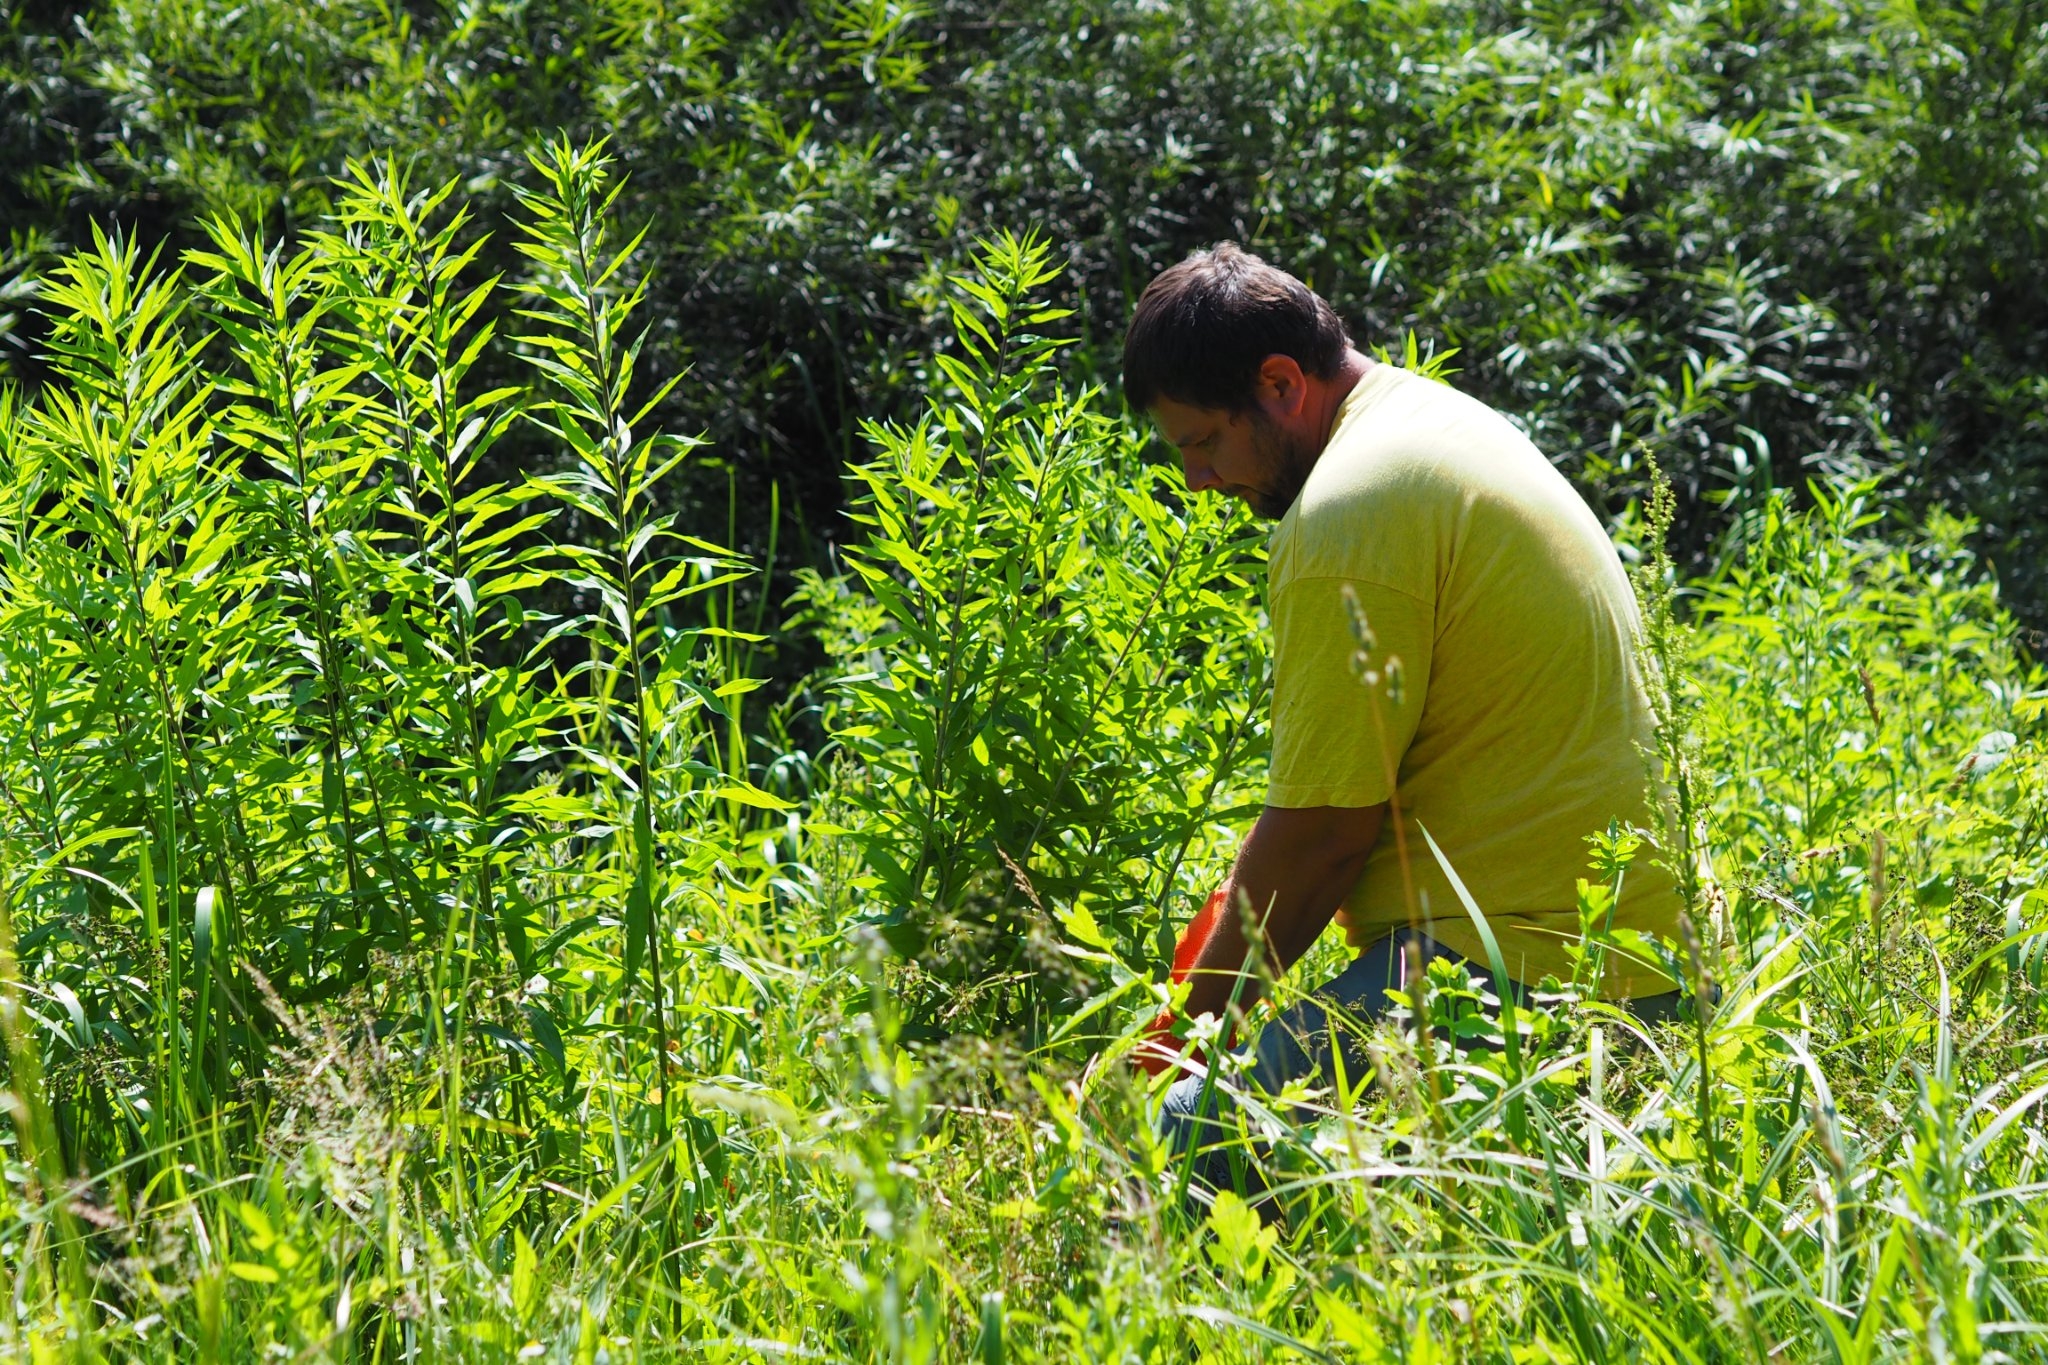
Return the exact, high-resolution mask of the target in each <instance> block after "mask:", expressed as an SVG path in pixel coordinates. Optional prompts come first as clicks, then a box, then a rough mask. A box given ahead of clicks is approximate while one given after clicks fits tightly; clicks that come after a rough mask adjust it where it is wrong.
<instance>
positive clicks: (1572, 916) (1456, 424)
mask: <svg viewBox="0 0 2048 1365" xmlns="http://www.w3.org/2000/svg"><path fill="white" fill-rule="evenodd" d="M1124 386H1125V392H1126V395H1127V396H1128V398H1129V400H1130V403H1131V405H1132V407H1134V408H1136V409H1138V410H1140V411H1144V412H1148V413H1149V414H1150V415H1151V417H1152V419H1153V421H1154V422H1155V423H1156V424H1157V426H1158V428H1159V430H1160V432H1161V433H1162V434H1163V435H1164V436H1165V438H1166V439H1167V440H1168V441H1169V442H1171V443H1172V444H1173V445H1174V446H1175V447H1177V448H1178V449H1179V451H1180V454H1181V460H1182V463H1183V467H1184V469H1185V472H1186V475H1187V483H1188V487H1189V489H1190V490H1192V491H1195V492H1198V493H1199V492H1203V491H1214V492H1220V493H1223V494H1225V495H1228V496H1232V497H1238V498H1242V499H1243V500H1244V501H1245V502H1246V503H1247V504H1248V505H1249V506H1250V507H1251V508H1252V509H1253V510H1254V511H1255V512H1257V513H1258V514H1260V515H1261V516H1265V517H1272V518H1277V519H1278V521H1279V525H1278V526H1277V527H1276V528H1275V529H1274V532H1273V536H1272V541H1271V547H1270V556H1269V558H1270V565H1269V575H1270V583H1269V589H1270V591H1269V606H1270V612H1271V618H1272V622H1273V632H1274V656H1273V683H1274V696H1273V730H1272V735H1273V746H1272V767H1271V774H1270V777H1269V781H1268V787H1267V793H1266V803H1265V808H1264V810H1263V811H1262V812H1261V814H1260V815H1259V817H1258V820H1257V821H1256V823H1254V825H1253V826H1252V828H1251V831H1250V833H1249V834H1248V835H1247V836H1246V837H1245V840H1244V843H1243V845H1242V846H1241V848H1240V849H1239V851H1238V855H1237V860H1236V863H1235V865H1234V866H1233V867H1232V869H1231V872H1230V877H1229V880H1228V882H1227V883H1226V884H1225V886H1224V895H1225V898H1226V901H1225V903H1226V904H1229V905H1237V904H1243V903H1248V904H1249V905H1250V906H1251V907H1252V915H1253V917H1254V918H1255V919H1256V921H1257V924H1258V927H1259V930H1260V931H1261V933H1262V934H1263V936H1264V938H1265V940H1266V961H1267V962H1268V963H1270V964H1271V965H1272V967H1273V969H1275V970H1284V969H1285V968H1286V967H1287V966H1288V965H1289V964H1291V963H1292V962H1294V961H1295V959H1297V958H1299V957H1300V956H1301V955H1302V954H1303V953H1304V952H1306V951H1307V950H1308V948H1309V946H1310V945H1311V944H1312V943H1314V941H1315V939H1316V937H1317V935H1319V934H1321V933H1322V932H1323V929H1324V928H1325V927H1326V926H1327V925H1328V924H1329V923H1330V921H1331V919H1332V918H1333V917H1334V916H1337V915H1338V914H1339V912H1340V910H1341V912H1342V918H1343V923H1344V925H1345V928H1346V931H1347V934H1348V936H1349V938H1350V941H1351V943H1352V944H1353V946H1355V947H1359V948H1361V949H1362V951H1361V953H1360V956H1359V958H1358V960H1357V961H1356V962H1355V963H1354V964H1353V965H1352V967H1351V968H1350V969H1349V970H1347V971H1346V972H1344V973H1343V974H1342V975H1341V976H1339V977H1338V978H1337V979H1336V980H1334V981H1332V982H1330V983H1328V984H1327V985H1326V986H1324V987H1323V988H1322V989H1321V990H1320V991H1318V992H1316V993H1315V995H1314V996H1313V997H1311V999H1310V1001H1309V1002H1307V1003H1305V1004H1304V1005H1302V1006H1297V1007H1296V1008H1295V1009H1294V1010H1292V1011H1290V1012H1289V1013H1288V1014H1287V1015H1285V1016H1283V1017H1282V1018H1281V1019H1280V1020H1279V1021H1277V1022H1276V1025H1273V1026H1268V1028H1267V1029H1265V1030H1264V1031H1263V1032H1262V1034H1261V1036H1260V1038H1259V1040H1258V1043H1257V1045H1256V1054H1255V1065H1254V1069H1253V1075H1254V1077H1255V1079H1256V1080H1257V1081H1258V1083H1259V1084H1260V1085H1261V1086H1263V1087H1265V1088H1267V1089H1275V1090H1276V1089H1278V1088H1279V1087H1280V1086H1281V1085H1282V1084H1284V1083H1285V1082H1286V1081H1288V1080H1290V1079H1295V1078H1298V1077H1304V1076H1315V1075H1317V1074H1318V1073H1321V1072H1324V1071H1326V1069H1327V1068H1328V1065H1329V1062H1330V1057H1331V1039H1330V1036H1329V1035H1330V1030H1329V1027H1328V1025H1327V1023H1326V1019H1325V1014H1324V1009H1323V1005H1325V1004H1328V1003H1332V1002H1334V1003H1335V1004H1337V1005H1340V1006H1342V1007H1343V1008H1344V1010H1345V1011H1347V1012H1349V1013H1350V1014H1352V1015H1354V1016H1361V1017H1364V1018H1367V1019H1369V1018H1372V1017H1375V1016H1377V1015H1378V1014H1379V1013H1381V1012H1382V1011H1384V1010H1385V1008H1386V1007H1387V1003H1388V1002H1387V998H1386V990H1387V988H1388V987H1390V986H1392V987H1399V986H1400V985H1401V984H1402V981H1403V976H1404V972H1405V970H1406V969H1407V964H1408V963H1409V962H1410V961H1411V960H1420V961H1425V962H1426V961H1428V960H1430V959H1433V958H1440V957H1449V958H1453V959H1464V960H1467V961H1468V962H1470V963H1471V964H1472V965H1473V970H1474V973H1475V975H1484V974H1487V973H1485V968H1484V963H1485V962H1486V954H1485V951H1484V949H1483V947H1482V944H1481V940H1480V937H1479V934H1478V932H1477V928H1476V926H1475V925H1474V924H1473V923H1472V922H1471V920H1470V918H1469V916H1467V915H1466V913H1465V912H1464V910H1463V908H1462V906H1461V903H1460V901H1459V900H1458V898H1457V896H1456V894H1455V892H1454V891H1453V890H1452V888H1451V885H1450V883H1449V881H1448V879H1447V878H1446V877H1445V875H1444V873H1443V872H1442V870H1441V869H1440V867H1439V866H1438V863H1437V860H1436V858H1435V857H1434V856H1433V855H1432V854H1431V853H1430V852H1429V849H1428V845H1427V844H1426V843H1425V842H1424V840H1423V838H1422V836H1421V830H1422V829H1427V830H1428V832H1429V834H1430V835H1431V836H1432V837H1433V838H1434V839H1435V840H1436V842H1437V844H1438V845H1439V846H1440V847H1441V848H1442V849H1443V851H1444V854H1445V856H1446V857H1447V859H1448V860H1449V862H1450V863H1451V865H1452V867H1453V869H1454V870H1455V871H1456V872H1457V874H1458V876H1459V878H1460V880H1461V881H1463V883H1464V884H1465V886H1466V887H1467V888H1468V889H1469V890H1470V892H1471V894H1472V897H1473V899H1474V900H1475V901H1476V903H1477V904H1478V906H1479V907H1480V909H1481V910H1482V911H1483V912H1484V913H1485V915H1486V917H1487V920H1488V923H1489V924H1490V925H1491V926H1492V928H1493V931H1494V933H1495V935H1496V938H1497V939H1498V942H1499V946H1500V950H1501V953H1502V956H1503V959H1504V964H1503V965H1504V966H1505V967H1506V969H1507V972H1508V974H1509V976H1511V977H1512V978H1513V980H1512V981H1511V982H1510V983H1508V984H1507V989H1509V990H1512V991H1515V992H1517V993H1519V991H1520V990H1521V989H1522V987H1523V986H1525V985H1533V984H1535V983H1536V982H1537V981H1539V980H1541V979H1542V978H1543V977H1544V976H1546V975H1554V976H1557V977H1559V978H1570V977H1571V976H1572V974H1573V972H1572V960H1571V957H1570V956H1569V955H1568V953H1567V946H1568V945H1569V944H1571V943H1573V942H1575V941H1576V940H1577V938H1578V937H1579V917H1578V900H1577V893H1576V886H1577V880H1578V879H1579V878H1580V877H1582V876H1584V875H1586V863H1587V853H1588V849H1587V845H1586V842H1585V840H1586V836H1587V835H1589V834H1592V833H1595V832H1597V831H1602V830H1605V829H1607V828H1608V827H1609V825H1610V823H1612V822H1615V821H1620V822H1622V823H1624V824H1634V825H1639V826H1640V825H1648V824H1650V823H1651V819H1650V811H1649V808H1648V800H1647V795H1646V793H1647V786H1648V783H1647V779H1646V771H1645V764H1644V757H1643V748H1644V746H1646V745H1648V744H1649V743H1650V742H1651V741H1652V739H1653V726H1652V719H1651V714H1650V710H1649V705H1648V701H1647V698H1646V696H1645V695H1644V690H1643V680H1642V677H1641V674H1640V670H1639V668H1638V666H1637V659H1636V654H1635V649H1634V639H1635V632H1636V624H1637V616H1636V605H1635V598H1634V595H1633V593H1632V592H1631V590H1630V586H1629V583H1628V579H1627V576H1626V575H1625V574H1624V573H1623V571H1622V567H1621V563H1620V561H1619V559H1618V558H1617V556H1616V554H1615V552H1614V548H1613V546H1612V545H1611V544H1610V543H1609V541H1608V539H1607V536H1606V534H1605V533H1604V531H1603V530H1602V529H1601V526H1600V524H1599V522H1598V521H1597V520H1596V519H1595V518H1594V516H1593V514H1592V513H1591V512H1590V511H1589V510H1588V509H1587V507H1586V505H1585V503H1584V502H1583V501H1581V500H1580V498H1579V496H1578V494H1577V493H1575V492H1574V491H1573V490H1572V488H1571V486H1570V485H1569V484H1568V483H1566V482H1565V480H1564V478H1563V477H1562V476H1561V475H1559V474H1558V473H1557V471H1556V470H1555V469H1553V468H1552V467H1551V465H1550V463H1549V461H1547V460H1545V459H1544V458H1543V456H1542V455H1541V454H1540V453H1539V452H1538V451H1537V449H1536V448H1535V446H1534V445H1532V444H1531V443H1530V442H1529V440H1528V439H1527V438H1526V437H1525V436H1524V435H1523V434H1522V433H1521V432H1520V431H1519V430H1517V429H1516V428H1515V427H1514V426H1513V425H1512V424H1511V423H1510V422H1509V421H1508V420H1507V419H1506V418H1504V417H1502V416H1501V415H1500V414H1499V413H1497V412H1495V411H1493V410H1492V409H1491V408H1488V407H1487V406H1485V405H1484V404H1482V403H1480V402H1478V401H1477V400H1475V399H1472V398H1470V397H1467V396H1465V395H1464V394H1461V393H1459V392H1457V391H1456V390H1454V389H1452V388H1450V387H1448V386H1446V385H1443V384H1440V383H1437V382H1435V381H1432V380H1429V379H1425V378H1423V377H1421V376H1419V375H1415V374H1412V373H1409V372H1407V371H1404V370H1401V369H1399V368H1396V367H1394V366H1391V365H1385V364H1376V363H1375V362H1374V361H1372V360H1371V359H1369V358H1368V357H1366V356H1365V355H1363V354H1361V353H1360V352H1359V351H1358V350H1357V349H1356V348H1355V347H1354V346H1353V345H1352V344H1351V339H1350V337H1349V336H1348V335H1347V333H1346V331H1345V328H1344V325H1343V323H1342V322H1341V321H1340V320H1339V319H1338V317H1337V315H1336V314H1335V312H1333V311H1332V310H1331V308H1330V306H1329V304H1327V303H1326V302H1324V301H1323V300H1322V299H1321V298H1319V297H1317V296H1316V295H1315V294H1314V293H1313V292H1312V291H1310V290H1309V289H1308V288H1307V287H1306V286H1305V285H1303V284H1302V283H1301V282H1300V281H1299V280H1297V279H1295V278H1294V277H1293V276H1292V275H1289V274H1287V273H1286V272H1285V271H1282V270H1278V269H1275V268H1274V267H1272V266H1270V265H1267V264H1266V263H1265V262H1264V261H1261V260H1260V259H1259V258H1258V257H1256V256H1252V255H1249V254H1247V253H1245V252H1243V251H1241V250H1239V249H1238V248H1236V247H1234V246H1230V245H1224V246H1219V247H1217V248H1216V249H1214V250H1213V251H1206V252H1198V253H1197V254H1195V255H1194V256H1191V257H1189V258H1188V259H1187V260H1185V261H1183V262H1182V263H1181V264H1179V265H1177V266H1174V267H1173V268H1172V269H1170V270H1168V271H1166V272H1165V273H1164V274H1162V275H1161V276H1159V278H1158V279H1156V280H1154V281H1153V282H1152V284H1151V286H1150V287H1149V288H1147V289H1146V291H1145V293H1144V296H1143V297H1142V298H1141V299H1140V300H1139V301H1138V307H1137V311H1136V314H1135V315H1134V317H1133V319H1132V321H1131V325H1130V330H1129V333H1128V335H1127V337H1126V339H1125V346H1124ZM1352 602H1355V604H1356V608H1357V609H1359V610H1361V611H1362V614H1363V617H1364V620H1365V622H1366V624H1367V626H1368V627H1369V631H1370V636H1371V646H1370V653H1369V657H1368V658H1367V660H1366V661H1365V662H1366V666H1367V668H1368V669H1369V670H1371V672H1372V673H1373V674H1374V675H1375V678H1376V681H1374V682H1373V683H1372V684H1371V685H1368V684H1367V683H1366V682H1365V681H1362V680H1361V678H1360V676H1359V671H1358V670H1357V669H1356V668H1355V667H1354V662H1355V660H1354V655H1355V654H1356V652H1357V651H1358V650H1359V647H1360V645H1359V642H1358V641H1357V640H1356V639H1355V638H1354V632H1353V620H1354V616H1353V611H1354V608H1353V606H1352V605H1351V603H1352ZM1396 812H1398V817H1399V819H1400V821H1401V822H1402V828H1400V829H1395V828H1394V827H1393V822H1394V818H1395V813H1396ZM1677 915H1678V901H1677V896H1676V892H1675V891H1674V889H1673V885H1672V881H1671V879H1670V877H1669V876H1668V875H1667V874H1665V873H1664V872H1663V871H1662V870H1661V869H1656V868H1654V867H1652V866H1650V865H1649V860H1648V859H1646V858H1645V859H1639V860H1638V861H1637V863H1636V864H1635V865H1634V866H1633V867H1631V868H1630V869H1629V871H1628V873H1627V874H1626V876H1625V878H1624V882H1623V892H1622V896H1621V898H1620V901H1619V903H1618V905H1617V906H1616V907H1615V910H1614V914H1613V921H1612V927H1614V928H1616V929H1635V930H1640V931H1643V932H1647V933H1652V934H1660V935H1666V936H1669V935H1672V934H1673V933H1674V932H1675V929H1676V922H1677ZM1246 954H1247V944H1246V939H1245V935H1244V933H1243V931H1242V927H1241V920H1240V916H1239V915H1238V914H1235V913H1225V914H1222V915H1221V916H1219V917H1218V919H1217V921H1216V925H1215V928H1214V930H1213V931H1212V932H1211V933H1210V935H1209V938H1208V941H1207V943H1206V944H1205V945H1204V946H1203V947H1202V949H1201V951H1200V954H1199V956H1198V957H1197V958H1196V959H1195V963H1194V971H1193V985H1192V987H1191V989H1190V992H1189V994H1188V998H1187V1012H1188V1013H1189V1014H1190V1015H1191V1016H1200V1015H1205V1014H1220V1013H1221V1012H1223V1010H1224V1009H1225V1008H1226V1006H1227V1005H1228V1003H1229V1002H1230V1001H1231V1000H1232V999H1233V997H1234V998H1235V1000H1236V1002H1237V1004H1238V1005H1239V1006H1240V1007H1243V1006H1246V1005H1249V1004H1250V1003H1251V1002H1252V1000H1253V999H1254V998H1255V997H1256V995H1257V993H1258V982H1257V979H1256V977H1255V976H1253V975H1251V974H1249V973H1244V972H1242V969H1243V968H1244V966H1245V962H1246ZM1601 994H1602V995H1603V996H1605V997H1607V998H1610V999H1616V1000H1624V1001H1633V1002H1634V1005H1633V1007H1634V1008H1635V1009H1636V1011H1637V1012H1638V1013H1639V1014H1643V1015H1646V1016H1649V1017H1659V1016H1668V1015H1670V1014H1672V1013H1673V1012H1674V1011H1675V1007H1676V1003H1677V996H1676V994H1675V993H1674V992H1673V991H1672V983H1671V982H1670V981H1668V980H1667V979H1665V978H1664V977H1662V976H1660V975H1659V974H1657V973H1656V972H1655V971H1654V970H1653V969H1652V968H1650V967H1649V966H1647V965H1646V964H1643V963H1640V962H1634V961H1630V960H1628V959H1626V958H1624V957H1619V956H1610V957H1609V959H1608V961H1607V966H1606V971H1605V975H1604V979H1603V981H1602V983H1601ZM1322 1079H1323V1080H1325V1081H1326V1080H1327V1079H1328V1078H1327V1076H1326V1075H1325V1076H1323V1077H1322ZM1203 1090H1204V1087H1203V1085H1202V1082H1201V1078H1200V1077H1199V1076H1198V1075H1187V1076H1184V1077H1183V1078H1182V1079H1181V1080H1180V1081H1179V1082H1177V1083H1176V1085H1175V1087H1174V1089H1173V1091H1172V1092H1170V1093H1169V1096H1168V1104H1167V1123H1168V1126H1169V1128H1170V1129H1171V1130H1172V1131H1173V1133H1174V1136H1175V1137H1176V1140H1178V1141H1183V1142H1184V1141H1186V1140H1188V1138H1189V1137H1190V1136H1191V1135H1192V1134H1193V1132H1194V1119H1193V1114H1194V1105H1195V1103H1196V1101H1197V1099H1198V1097H1200V1096H1201V1095H1202V1093H1203Z"/></svg>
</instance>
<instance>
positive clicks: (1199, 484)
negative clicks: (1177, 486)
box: [1180, 451, 1223, 493]
mask: <svg viewBox="0 0 2048 1365" xmlns="http://www.w3.org/2000/svg"><path fill="white" fill-rule="evenodd" d="M1180 472H1181V474H1182V476H1183V477H1185V478H1186V479H1187V483H1188V489H1189V491H1190V492H1194V493H1202V492H1206V491H1208V490H1209V489H1211V488H1221V487H1223V480H1221V479H1219V478H1217V477H1216V471H1215V470H1214V469H1211V468H1210V467H1209V462H1208V461H1207V460H1204V459H1202V458H1200V457H1199V456H1196V455H1191V454H1189V453H1188V452H1187V451H1182V452H1181V456H1180Z"/></svg>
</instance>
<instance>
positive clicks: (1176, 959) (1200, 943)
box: [1131, 891, 1223, 1076]
mask: <svg viewBox="0 0 2048 1365" xmlns="http://www.w3.org/2000/svg"><path fill="white" fill-rule="evenodd" d="M1222 913H1223V893H1222V892H1221V891H1215V892H1211V893H1210V896H1209V901H1208V903H1207V904H1206V905H1204V906H1203V907H1202V909H1201V911H1200V913H1198V914H1197V915H1196V916H1195V917H1194V918H1193V919H1191V920H1189V921H1188V927H1187V928H1185V929H1183V930H1181V931H1180V941H1179V942H1177V943H1175V944H1174V945H1173V983H1174V984H1175V985H1176V986H1177V985H1179V984H1180V983H1181V982H1183V981H1185V980H1187V979H1188V973H1189V972H1191V971H1193V970H1194V967H1195V959H1197V958H1199V957H1200V956H1201V955H1202V949H1203V948H1204V947H1206V946H1207V945H1208V942H1209V934H1210V932H1211V931H1212V930H1214V929H1215V927H1216V920H1217V917H1218V916H1220V915H1221V914H1222ZM1173 1022H1174V1018H1173V1011H1172V1010H1161V1011H1160V1012H1159V1016H1158V1017H1157V1018H1155V1019H1154V1020H1153V1021H1152V1022H1151V1023H1149V1024H1147V1025H1146V1026H1145V1041H1143V1042H1142V1043H1139V1044H1138V1050H1137V1052H1136V1053H1135V1054H1133V1056H1132V1059H1131V1060H1132V1063H1133V1064H1134V1065H1135V1066H1137V1067H1138V1068H1139V1069H1140V1070H1142V1071H1143V1072H1144V1073H1145V1074H1146V1075H1148V1076H1157V1075H1158V1074H1159V1073H1160V1072H1162V1071H1164V1070H1166V1069H1167V1068H1168V1067H1170V1066H1172V1065H1173V1064H1174V1062H1175V1061H1176V1060H1178V1059H1179V1057H1180V1049H1181V1041H1180V1039H1178V1038H1176V1037H1174V1036H1173Z"/></svg>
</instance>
